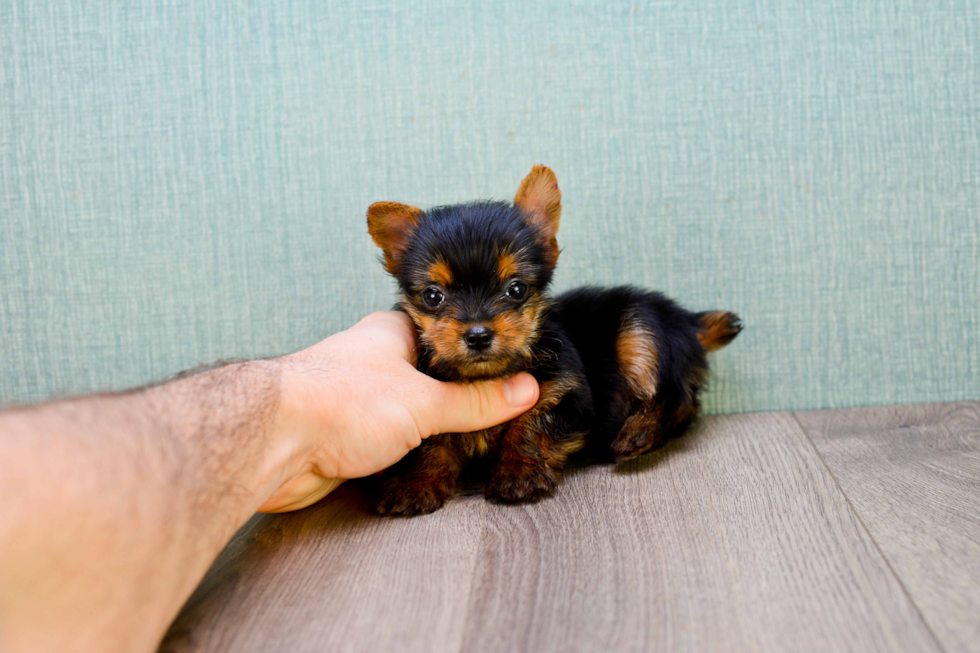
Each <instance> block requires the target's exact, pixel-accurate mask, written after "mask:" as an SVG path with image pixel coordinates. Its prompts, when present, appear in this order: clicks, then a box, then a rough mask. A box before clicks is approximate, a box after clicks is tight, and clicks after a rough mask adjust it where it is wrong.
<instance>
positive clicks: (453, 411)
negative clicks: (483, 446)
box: [426, 372, 539, 435]
mask: <svg viewBox="0 0 980 653" xmlns="http://www.w3.org/2000/svg"><path fill="white" fill-rule="evenodd" d="M434 383H436V384H437V387H436V391H435V392H434V393H433V394H432V395H431V397H432V403H431V404H429V405H428V406H426V408H427V409H428V410H427V411H426V412H427V413H428V415H426V417H428V418H429V419H428V420H427V426H428V427H429V430H430V431H431V433H430V434H431V435H434V434H436V433H469V432H471V431H479V430H481V429H487V428H490V427H491V426H496V425H497V424H500V423H501V422H506V421H508V420H512V419H514V418H515V417H517V416H518V415H520V414H521V413H523V412H525V411H526V410H528V409H529V408H531V406H533V405H534V404H535V403H536V402H537V401H538V392H539V391H538V382H537V381H536V380H535V379H534V377H533V376H531V375H530V374H528V373H526V372H521V373H520V374H517V375H515V376H512V377H510V378H509V379H494V380H492V381H477V382H475V383H443V382H441V381H434Z"/></svg>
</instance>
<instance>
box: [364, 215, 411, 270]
mask: <svg viewBox="0 0 980 653" xmlns="http://www.w3.org/2000/svg"><path fill="white" fill-rule="evenodd" d="M421 218H422V210H421V209H417V208H415V207H414V206H408V205H406V204H399V203H398V202H375V203H374V204H372V205H371V206H370V207H368V212H367V221H368V233H369V234H371V238H372V239H374V244H375V245H377V246H378V247H380V248H381V249H382V250H383V251H384V253H385V269H386V270H388V272H390V273H391V274H398V271H399V269H401V265H402V261H403V260H404V258H405V249H406V248H407V247H408V241H409V238H411V236H412V233H413V232H414V231H415V227H417V226H418V224H419V220H420V219H421Z"/></svg>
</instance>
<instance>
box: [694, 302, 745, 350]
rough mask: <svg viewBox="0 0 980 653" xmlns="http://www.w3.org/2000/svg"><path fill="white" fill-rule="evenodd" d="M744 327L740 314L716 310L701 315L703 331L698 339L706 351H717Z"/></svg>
mask: <svg viewBox="0 0 980 653" xmlns="http://www.w3.org/2000/svg"><path fill="white" fill-rule="evenodd" d="M741 330H742V327H741V326H740V325H739V322H738V316H736V315H735V314H734V313H729V312H728V311H715V312H712V313H705V314H703V315H702V316H701V331H700V332H699V333H698V340H699V341H701V346H702V347H704V350H705V351H709V352H710V351H717V350H719V349H721V348H722V347H724V346H725V345H727V344H728V343H729V342H731V341H732V339H733V338H734V337H735V336H737V335H738V334H739V332H740V331H741Z"/></svg>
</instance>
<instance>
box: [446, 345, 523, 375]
mask: <svg viewBox="0 0 980 653" xmlns="http://www.w3.org/2000/svg"><path fill="white" fill-rule="evenodd" d="M431 364H432V366H433V367H434V368H436V369H437V370H438V371H439V372H441V373H442V374H444V375H445V376H446V377H448V378H449V379H450V380H453V381H480V380H483V379H494V378H499V377H501V376H510V375H511V374H516V373H517V372H519V371H521V370H522V369H524V368H525V367H526V366H527V361H526V360H523V359H521V358H520V357H518V356H512V355H506V354H504V355H497V356H492V357H490V356H488V357H476V356H472V357H471V356H452V357H449V356H446V357H444V356H440V354H439V352H438V351H436V352H434V355H433V356H432V359H431Z"/></svg>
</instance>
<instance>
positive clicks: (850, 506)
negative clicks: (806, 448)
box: [791, 411, 948, 651]
mask: <svg viewBox="0 0 980 653" xmlns="http://www.w3.org/2000/svg"><path fill="white" fill-rule="evenodd" d="M796 413H797V411H792V413H791V414H792V415H793V421H795V422H796V424H797V425H798V426H799V427H800V430H801V431H803V434H804V435H805V436H806V441H807V443H809V445H810V448H811V449H813V452H814V453H815V454H816V456H817V458H818V459H819V460H820V464H821V465H823V466H824V469H826V470H827V473H828V474H830V477H831V478H832V479H834V485H835V486H836V487H837V491H838V492H840V494H841V496H842V497H844V502H845V503H846V504H847V509H848V510H850V511H851V514H853V515H854V518H855V519H857V522H858V524H860V525H861V528H862V529H863V530H864V532H865V533H866V534H867V535H868V539H870V540H871V543H872V544H873V545H874V547H875V550H876V551H877V552H878V555H880V556H881V559H882V560H883V561H884V562H885V566H886V567H887V568H888V571H889V572H891V575H892V576H894V578H895V581H896V582H897V583H898V586H899V587H901V588H902V593H903V594H905V597H906V598H907V599H908V600H909V603H910V604H911V605H912V607H913V608H914V609H915V613H916V614H917V615H919V620H920V621H922V624H923V625H924V626H925V628H926V630H927V631H929V634H930V635H931V636H932V640H933V642H935V643H936V646H937V647H939V649H940V650H942V651H946V650H948V649H947V648H946V647H945V646H943V644H942V642H940V641H939V637H938V636H937V635H936V633H935V631H933V629H932V626H931V625H930V624H929V622H928V621H927V620H926V618H925V615H923V614H922V609H921V608H920V607H919V604H918V603H916V602H915V600H914V599H913V598H912V595H911V594H910V593H909V590H908V588H907V587H906V586H905V582H904V581H903V580H902V578H901V577H900V576H899V575H898V573H897V572H896V571H895V568H894V567H893V566H892V561H891V560H890V559H889V558H888V556H886V555H885V552H884V551H882V549H881V545H879V544H878V540H876V539H875V538H874V535H873V534H872V533H871V530H870V529H869V528H868V526H867V524H865V523H864V519H863V518H862V517H861V513H859V512H858V511H857V509H856V508H855V507H854V504H853V503H852V502H851V497H849V496H847V493H846V492H845V491H844V487H843V486H842V485H841V483H840V481H839V480H838V478H837V475H836V474H834V470H832V469H831V468H830V465H828V464H827V461H826V460H824V457H823V454H821V453H820V449H819V448H818V447H817V445H816V443H814V441H813V438H812V437H810V432H809V431H807V429H806V427H804V426H803V423H802V422H801V421H800V419H799V417H797V415H796Z"/></svg>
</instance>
